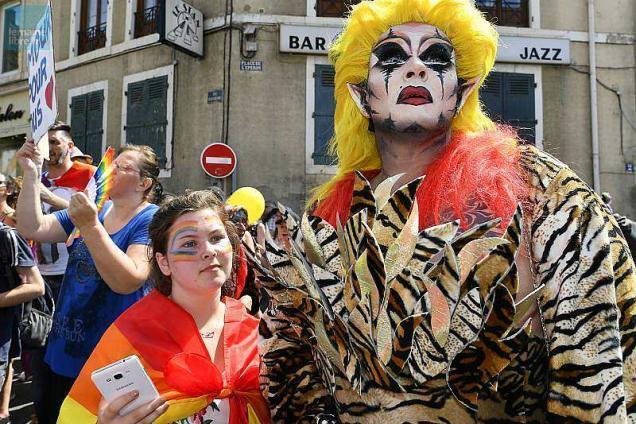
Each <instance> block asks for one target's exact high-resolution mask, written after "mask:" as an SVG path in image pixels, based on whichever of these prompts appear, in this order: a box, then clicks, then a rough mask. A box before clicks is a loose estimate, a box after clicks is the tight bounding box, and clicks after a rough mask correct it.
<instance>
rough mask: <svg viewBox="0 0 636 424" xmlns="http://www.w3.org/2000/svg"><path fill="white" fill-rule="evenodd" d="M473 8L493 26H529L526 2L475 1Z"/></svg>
mask: <svg viewBox="0 0 636 424" xmlns="http://www.w3.org/2000/svg"><path fill="white" fill-rule="evenodd" d="M475 6H477V8H478V9H479V10H481V11H482V12H484V13H485V14H486V17H487V18H488V20H489V21H490V22H492V23H493V24H495V25H500V26H511V27H526V28H527V27H529V26H530V14H529V10H528V0H475Z"/></svg>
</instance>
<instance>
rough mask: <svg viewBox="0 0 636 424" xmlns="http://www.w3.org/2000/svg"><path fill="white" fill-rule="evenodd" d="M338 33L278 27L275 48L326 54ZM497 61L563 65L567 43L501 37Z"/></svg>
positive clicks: (567, 59) (567, 53) (331, 29)
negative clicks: (278, 31)
mask: <svg viewBox="0 0 636 424" xmlns="http://www.w3.org/2000/svg"><path fill="white" fill-rule="evenodd" d="M340 31H342V28H341V27H323V26H310V25H281V26H280V40H279V41H280V45H279V48H280V51H281V52H285V53H305V54H327V53H328V50H329V44H330V43H331V42H332V41H333V40H334V39H335V38H336V37H337V36H338V34H339V33H340ZM497 62H511V63H546V64H551V65H561V64H563V65H566V64H569V63H570V40H568V39H563V38H538V37H510V36H502V37H500V38H499V49H498V51H497Z"/></svg>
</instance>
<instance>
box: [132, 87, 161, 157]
mask: <svg viewBox="0 0 636 424" xmlns="http://www.w3.org/2000/svg"><path fill="white" fill-rule="evenodd" d="M127 97H128V98H127V115H126V143H128V144H145V145H147V146H150V147H152V148H153V149H154V150H155V152H156V153H157V156H158V158H159V164H160V166H161V167H162V168H163V167H165V165H166V128H167V126H168V119H167V99H168V77H167V76H161V77H157V78H151V79H147V80H144V81H138V82H133V83H130V84H128V93H127Z"/></svg>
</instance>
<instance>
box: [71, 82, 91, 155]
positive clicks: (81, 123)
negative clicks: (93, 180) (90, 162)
mask: <svg viewBox="0 0 636 424" xmlns="http://www.w3.org/2000/svg"><path fill="white" fill-rule="evenodd" d="M87 106H88V94H81V95H79V96H74V97H73V98H72V99H71V137H72V138H73V144H75V145H76V146H77V148H78V149H80V150H81V151H82V152H86V108H87ZM93 159H95V158H93Z"/></svg>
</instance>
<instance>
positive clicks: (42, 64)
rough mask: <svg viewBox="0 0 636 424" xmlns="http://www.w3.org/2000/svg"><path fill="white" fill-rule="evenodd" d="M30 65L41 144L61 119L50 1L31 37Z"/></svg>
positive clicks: (33, 110)
mask: <svg viewBox="0 0 636 424" xmlns="http://www.w3.org/2000/svg"><path fill="white" fill-rule="evenodd" d="M27 63H28V67H29V110H30V112H31V132H32V137H33V139H34V140H36V142H37V141H38V140H39V139H40V138H41V137H42V135H44V134H45V133H46V132H47V131H48V129H49V127H50V126H51V125H52V124H53V123H54V122H55V119H56V118H57V99H56V97H55V62H54V60H53V24H52V21H51V3H50V2H49V3H48V4H47V6H46V9H45V11H44V16H42V18H41V19H40V21H39V22H38V24H37V26H36V28H35V32H34V33H33V35H32V36H31V41H30V42H29V45H28V47H27Z"/></svg>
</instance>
